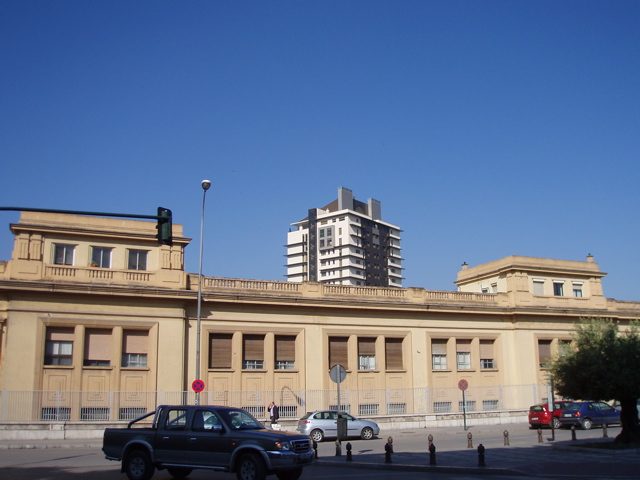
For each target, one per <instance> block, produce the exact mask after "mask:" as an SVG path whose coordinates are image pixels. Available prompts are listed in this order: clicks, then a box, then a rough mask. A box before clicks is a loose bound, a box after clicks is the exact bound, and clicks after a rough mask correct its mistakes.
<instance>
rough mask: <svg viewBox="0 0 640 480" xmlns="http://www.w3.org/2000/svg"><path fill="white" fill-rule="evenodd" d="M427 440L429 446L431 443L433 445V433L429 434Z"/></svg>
mask: <svg viewBox="0 0 640 480" xmlns="http://www.w3.org/2000/svg"><path fill="white" fill-rule="evenodd" d="M427 441H428V442H429V445H428V447H430V446H431V445H433V435H431V434H429V436H428V437H427Z"/></svg>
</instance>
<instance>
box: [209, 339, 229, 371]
mask: <svg viewBox="0 0 640 480" xmlns="http://www.w3.org/2000/svg"><path fill="white" fill-rule="evenodd" d="M232 340H233V335H232V334H230V333H212V334H210V335H209V345H210V350H209V368H231V345H232Z"/></svg>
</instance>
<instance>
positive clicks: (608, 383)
mask: <svg viewBox="0 0 640 480" xmlns="http://www.w3.org/2000/svg"><path fill="white" fill-rule="evenodd" d="M564 353H565V355H562V356H559V357H558V358H556V359H554V360H553V361H552V363H551V365H550V370H551V377H552V379H553V382H554V387H555V389H556V390H557V392H558V393H559V394H560V395H562V396H563V397H567V398H574V399H582V400H602V401H613V400H618V401H619V402H620V407H621V410H622V412H621V415H620V419H621V423H622V431H621V432H620V434H619V435H618V436H617V437H616V441H617V442H621V443H640V427H639V425H638V409H637V405H636V400H637V399H638V398H640V330H639V327H638V324H637V323H632V324H631V325H630V326H629V327H628V328H626V329H624V331H620V330H619V328H618V325H617V324H616V323H614V322H613V321H611V319H602V318H586V319H581V321H580V323H578V324H577V325H576V335H575V338H574V341H573V343H572V348H571V349H569V350H568V351H566V352H564Z"/></svg>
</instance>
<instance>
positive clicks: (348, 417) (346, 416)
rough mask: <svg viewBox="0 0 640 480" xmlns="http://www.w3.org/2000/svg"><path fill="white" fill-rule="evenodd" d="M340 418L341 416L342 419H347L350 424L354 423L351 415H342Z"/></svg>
mask: <svg viewBox="0 0 640 480" xmlns="http://www.w3.org/2000/svg"><path fill="white" fill-rule="evenodd" d="M342 416H343V417H344V418H346V419H347V421H351V422H352V421H354V420H355V418H353V417H352V416H351V415H349V414H347V413H343V414H342Z"/></svg>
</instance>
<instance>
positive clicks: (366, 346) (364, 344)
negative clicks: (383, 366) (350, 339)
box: [358, 338, 376, 356]
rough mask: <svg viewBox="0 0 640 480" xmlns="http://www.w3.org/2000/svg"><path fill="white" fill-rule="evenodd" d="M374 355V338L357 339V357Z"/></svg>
mask: <svg viewBox="0 0 640 480" xmlns="http://www.w3.org/2000/svg"><path fill="white" fill-rule="evenodd" d="M375 354H376V339H375V338H358V355H371V356H375Z"/></svg>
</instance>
